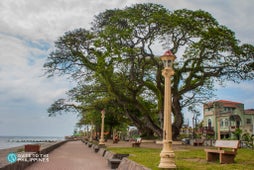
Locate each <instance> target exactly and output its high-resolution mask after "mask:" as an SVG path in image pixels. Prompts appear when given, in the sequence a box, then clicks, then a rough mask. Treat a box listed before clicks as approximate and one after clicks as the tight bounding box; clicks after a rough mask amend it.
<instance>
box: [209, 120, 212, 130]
mask: <svg viewBox="0 0 254 170" xmlns="http://www.w3.org/2000/svg"><path fill="white" fill-rule="evenodd" d="M208 127H209V128H210V127H212V121H211V119H208Z"/></svg>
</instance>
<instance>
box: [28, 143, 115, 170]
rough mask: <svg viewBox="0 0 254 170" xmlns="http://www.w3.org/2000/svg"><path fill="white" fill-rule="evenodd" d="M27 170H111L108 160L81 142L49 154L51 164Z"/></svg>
mask: <svg viewBox="0 0 254 170" xmlns="http://www.w3.org/2000/svg"><path fill="white" fill-rule="evenodd" d="M25 170H110V168H109V166H108V165H107V160H106V159H105V158H104V157H102V156H101V155H99V154H98V153H95V152H94V151H93V149H91V148H89V147H88V146H87V145H85V144H84V143H82V142H81V141H70V142H67V143H65V144H63V145H62V146H60V147H59V148H57V149H55V150H53V151H52V152H50V153H49V162H36V163H34V164H32V165H31V166H29V167H27V168H26V169H25Z"/></svg>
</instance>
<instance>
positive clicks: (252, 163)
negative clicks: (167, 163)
mask: <svg viewBox="0 0 254 170" xmlns="http://www.w3.org/2000/svg"><path fill="white" fill-rule="evenodd" d="M108 150H109V151H112V152H114V153H123V154H130V156H129V159H131V160H133V161H135V162H137V163H139V164H142V165H144V166H146V167H148V168H151V169H152V170H159V168H158V164H159V161H160V157H159V155H160V152H161V149H152V148H108ZM174 152H175V163H176V166H177V169H179V170H181V169H183V170H185V169H186V170H214V169H219V170H254V150H250V149H239V150H238V152H237V156H236V158H235V163H233V164H220V163H219V162H214V163H210V162H209V163H207V162H206V160H205V152H204V149H189V150H176V151H174Z"/></svg>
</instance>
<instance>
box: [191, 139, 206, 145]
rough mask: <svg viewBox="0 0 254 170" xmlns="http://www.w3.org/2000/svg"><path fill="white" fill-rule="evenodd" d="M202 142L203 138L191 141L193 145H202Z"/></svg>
mask: <svg viewBox="0 0 254 170" xmlns="http://www.w3.org/2000/svg"><path fill="white" fill-rule="evenodd" d="M203 143H204V140H203V139H195V140H194V141H193V145H194V146H202V145H203Z"/></svg>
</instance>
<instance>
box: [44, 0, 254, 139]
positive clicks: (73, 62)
mask: <svg viewBox="0 0 254 170" xmlns="http://www.w3.org/2000/svg"><path fill="white" fill-rule="evenodd" d="M55 47H56V48H55V50H54V51H53V52H52V53H51V54H50V56H49V57H48V61H47V62H46V63H45V65H44V66H45V68H46V69H47V72H48V73H49V74H52V75H53V74H54V73H56V71H57V73H60V74H70V75H71V77H73V78H75V79H76V80H78V82H79V83H81V84H86V85H92V87H93V86H94V87H98V86H99V87H103V88H102V89H103V90H104V93H105V94H106V95H105V94H104V97H105V96H107V97H109V96H110V97H111V98H114V99H115V101H116V102H117V103H118V105H119V106H121V107H122V109H123V110H124V114H125V115H126V116H127V117H128V118H129V119H130V120H131V121H132V122H133V123H134V124H135V125H136V126H137V127H138V128H139V129H140V130H141V131H142V132H143V133H146V134H147V135H151V134H152V133H156V134H157V135H159V136H161V135H162V129H161V125H160V122H162V121H161V120H160V119H159V118H162V117H163V115H162V114H163V95H164V90H163V89H164V81H163V77H162V75H161V70H162V69H163V66H162V64H161V62H160V60H159V57H158V56H159V55H160V54H162V53H163V51H161V49H165V50H166V49H170V50H171V51H172V52H173V53H174V54H175V55H176V56H177V59H176V61H175V64H174V70H175V75H174V77H173V79H172V111H173V115H174V123H173V138H176V137H177V135H178V134H179V131H180V128H181V126H182V124H183V118H184V114H183V113H182V110H183V108H185V107H187V108H189V109H191V110H194V109H195V107H194V106H195V105H196V104H198V103H201V102H204V101H206V100H207V99H209V97H210V95H211V94H212V91H213V90H214V83H215V81H219V82H220V83H223V82H224V81H232V82H240V81H242V80H250V79H253V77H254V73H253V62H254V56H253V54H254V47H253V46H252V45H250V44H240V41H239V40H237V39H236V38H235V35H234V32H233V31H231V30H230V29H228V28H227V27H226V26H223V25H220V24H219V23H218V22H217V21H216V19H214V18H213V17H212V16H211V15H210V14H209V13H207V12H205V11H202V10H197V11H191V10H187V9H183V10H176V11H173V12H171V11H168V10H167V9H165V8H164V7H163V6H161V5H157V4H151V3H148V4H136V5H133V6H131V7H126V8H125V9H114V10H106V11H105V12H103V13H100V14H99V15H97V16H96V17H95V19H94V21H93V23H92V27H91V29H90V30H87V29H77V30H74V31H70V32H67V33H66V34H65V35H64V36H62V37H60V38H59V39H58V40H57V41H56V42H55ZM161 47H163V48H161ZM91 89H93V88H91ZM97 90H98V89H97ZM89 92H91V93H93V92H94V90H91V91H89ZM99 98H100V97H99ZM74 100H75V99H74ZM90 102H91V101H90ZM81 103H82V105H85V104H86V103H85V102H81ZM159 120H160V121H159Z"/></svg>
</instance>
